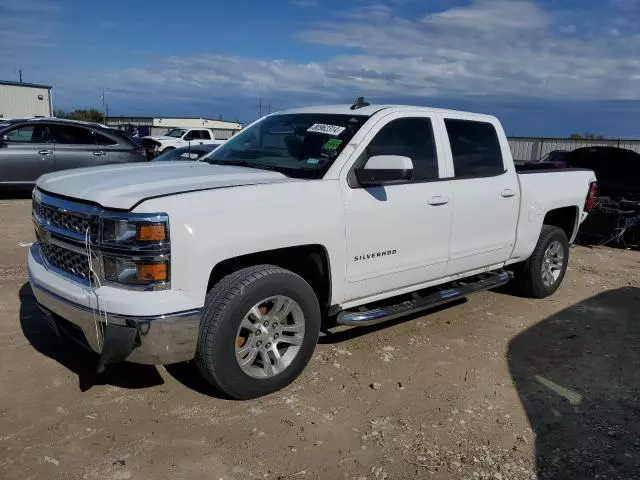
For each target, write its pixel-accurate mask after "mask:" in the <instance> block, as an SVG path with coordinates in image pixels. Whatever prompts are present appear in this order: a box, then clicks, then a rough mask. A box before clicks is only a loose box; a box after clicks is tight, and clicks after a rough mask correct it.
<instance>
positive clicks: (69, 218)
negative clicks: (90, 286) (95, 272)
mask: <svg viewBox="0 0 640 480" xmlns="http://www.w3.org/2000/svg"><path fill="white" fill-rule="evenodd" d="M32 208H33V222H34V226H35V229H36V237H37V239H38V243H39V244H40V251H41V254H42V257H43V259H44V261H45V263H46V264H47V265H49V266H50V267H51V268H52V269H55V270H58V271H59V272H60V273H62V274H65V275H68V276H69V277H70V278H72V279H75V280H76V281H79V282H80V283H85V284H86V283H88V282H89V281H91V280H93V279H92V278H91V277H90V273H89V261H88V257H87V254H86V253H85V249H86V246H85V245H86V240H85V239H86V234H87V230H90V241H91V243H92V244H93V243H94V241H95V239H96V236H97V233H98V224H99V222H98V220H99V215H98V214H99V209H98V208H97V207H94V206H92V205H88V204H86V203H81V202H73V201H69V200H65V199H61V198H58V197H54V196H51V195H48V194H44V193H42V192H39V191H37V190H36V191H34V196H33V206H32Z"/></svg>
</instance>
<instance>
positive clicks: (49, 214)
mask: <svg viewBox="0 0 640 480" xmlns="http://www.w3.org/2000/svg"><path fill="white" fill-rule="evenodd" d="M33 213H35V214H36V215H37V216H38V217H39V218H40V219H41V220H42V222H43V223H45V224H49V225H53V226H54V227H58V228H60V229H62V230H67V231H70V232H73V233H76V234H81V235H85V234H86V232H87V229H88V228H89V227H90V225H91V222H90V217H89V216H87V215H84V214H81V213H77V212H69V211H67V210H63V209H59V208H56V207H51V206H49V205H46V204H43V203H40V202H37V201H35V200H34V201H33Z"/></svg>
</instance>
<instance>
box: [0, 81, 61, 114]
mask: <svg viewBox="0 0 640 480" xmlns="http://www.w3.org/2000/svg"><path fill="white" fill-rule="evenodd" d="M51 115H52V112H51V103H50V102H49V90H48V89H46V88H35V87H25V86H17V85H0V116H1V117H2V118H20V117H50V116H51Z"/></svg>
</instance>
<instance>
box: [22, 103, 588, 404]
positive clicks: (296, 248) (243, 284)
mask: <svg viewBox="0 0 640 480" xmlns="http://www.w3.org/2000/svg"><path fill="white" fill-rule="evenodd" d="M158 163H159V164H157V165H148V164H145V165H136V164H132V165H113V166H105V167H96V168H87V169H78V170H69V171H64V172H60V173H55V174H49V175H45V176H43V177H41V178H40V179H39V180H38V182H37V187H36V188H35V189H34V193H33V220H34V223H35V229H36V234H37V239H38V240H37V242H36V243H35V244H34V245H33V246H32V247H31V249H30V252H29V258H28V271H29V279H30V283H31V286H32V288H33V292H34V294H35V297H36V299H37V301H38V303H39V305H40V306H41V307H42V309H43V310H44V311H45V312H46V315H45V318H46V319H47V321H49V322H50V323H51V325H52V326H53V327H54V328H55V329H56V330H57V331H64V332H66V333H68V334H70V335H72V336H74V337H76V338H79V339H80V340H81V341H82V342H85V343H88V344H89V346H90V347H91V348H92V349H93V350H94V351H95V352H98V353H100V357H99V362H100V363H99V368H100V369H102V368H104V366H105V365H106V364H108V363H112V362H116V361H122V360H127V361H131V362H139V363H146V364H170V363H176V362H182V361H189V360H194V359H195V361H196V362H197V365H198V366H199V368H200V370H201V372H202V374H203V375H204V377H206V379H207V380H208V381H210V382H211V383H212V384H214V385H215V386H216V387H218V388H219V389H220V390H221V391H222V392H224V393H226V394H227V395H229V396H230V397H234V398H240V399H245V398H251V397H256V396H260V395H264V394H267V393H270V392H273V391H275V390H277V389H280V388H282V387H284V386H285V385H287V384H288V383H290V382H291V381H293V380H294V379H295V378H296V377H297V376H298V375H299V374H300V373H301V371H302V370H303V369H304V368H305V366H306V364H307V362H308V361H309V359H310V358H311V356H312V353H313V350H314V348H315V345H316V342H317V340H318V335H319V332H320V329H321V326H322V327H326V326H331V325H335V324H336V323H337V324H344V325H354V326H357V325H369V324H372V323H376V322H381V321H385V320H388V319H390V318H395V317H398V316H399V315H404V314H407V313H409V312H414V311H417V310H420V309H425V308H427V307H429V306H433V305H436V304H440V303H443V302H448V301H452V300H455V299H459V298H460V297H461V296H465V295H468V294H469V293H472V292H474V291H478V290H482V289H489V288H494V287H497V286H499V285H502V284H504V283H506V282H508V281H513V282H514V284H515V286H516V287H518V288H519V290H520V292H522V293H523V294H525V295H528V296H533V297H538V298H542V297H546V296H548V295H551V294H552V293H553V292H554V291H555V290H556V289H557V288H558V286H559V285H560V283H561V282H562V279H563V276H564V274H565V270H566V267H567V261H568V259H569V244H570V243H571V242H572V240H573V239H574V237H575V235H576V232H577V230H578V226H579V225H580V223H581V222H582V221H583V220H584V219H585V217H586V215H587V212H588V210H589V209H590V206H591V204H592V202H593V198H594V195H595V181H596V178H595V176H594V174H593V172H592V171H589V170H543V171H540V172H535V171H527V172H524V173H522V174H519V173H517V172H516V170H515V168H514V164H513V159H512V157H511V153H510V150H509V145H508V143H507V138H506V137H505V134H504V131H503V129H502V126H501V125H500V122H499V121H498V120H497V119H496V118H494V117H491V116H487V115H478V114H473V113H463V112H457V111H448V110H437V109H432V108H422V107H408V106H373V105H368V104H366V103H363V102H357V103H355V104H354V105H352V106H349V105H342V106H324V107H310V108H300V109H295V110H289V111H285V112H281V113H276V114H272V115H269V116H267V117H264V118H262V119H260V120H259V121H257V122H255V123H253V124H252V125H250V126H249V127H247V128H246V129H245V130H243V131H242V132H241V133H239V134H238V135H236V136H235V137H233V138H232V139H231V140H229V141H228V142H227V143H226V144H225V145H223V146H222V147H220V148H218V149H217V150H215V151H214V152H212V153H211V154H210V155H209V156H208V158H205V159H204V160H203V161H201V162H158Z"/></svg>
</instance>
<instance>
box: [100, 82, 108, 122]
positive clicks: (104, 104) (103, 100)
mask: <svg viewBox="0 0 640 480" xmlns="http://www.w3.org/2000/svg"><path fill="white" fill-rule="evenodd" d="M106 91H107V89H106V88H103V89H102V95H101V96H100V98H101V99H102V111H103V112H104V121H105V122H106V121H107V118H108V117H109V105H107V99H106V97H105V92H106Z"/></svg>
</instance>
